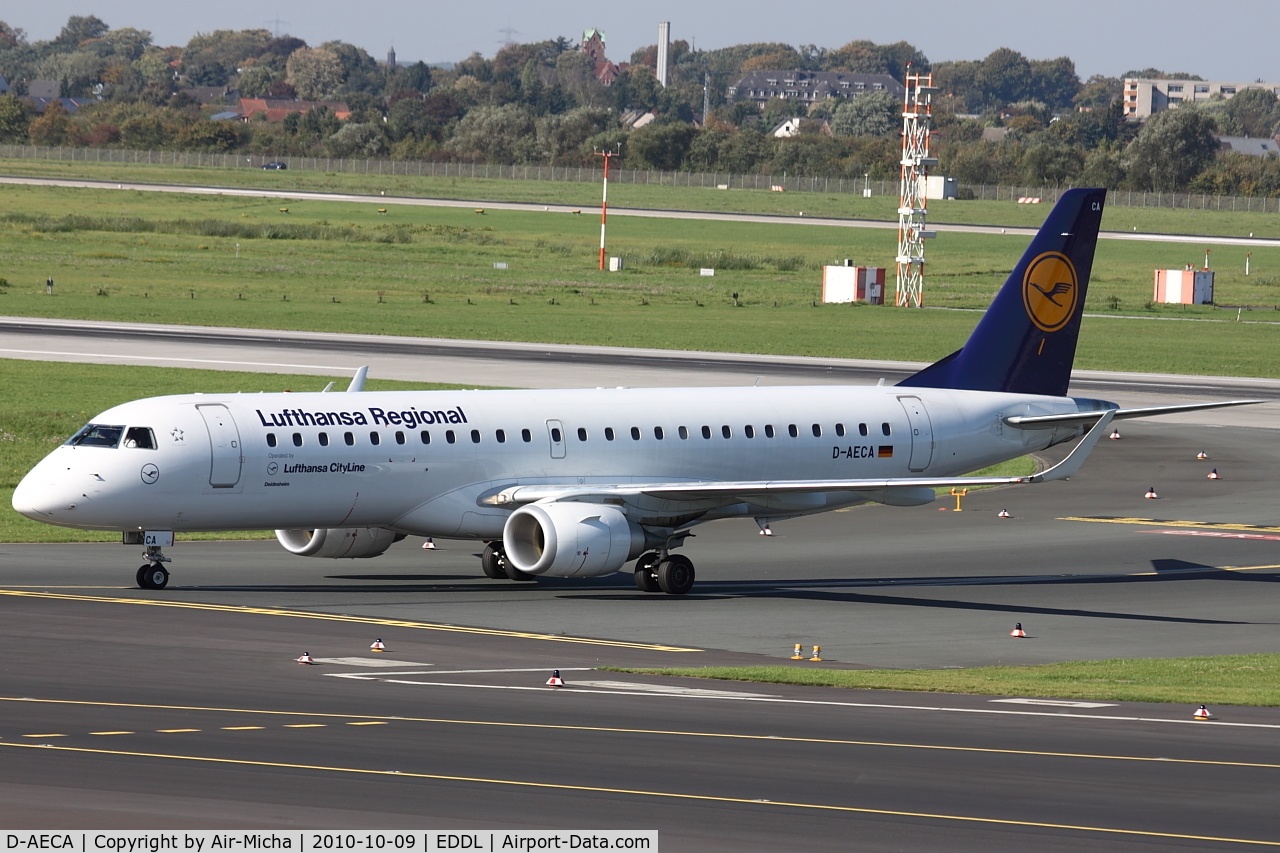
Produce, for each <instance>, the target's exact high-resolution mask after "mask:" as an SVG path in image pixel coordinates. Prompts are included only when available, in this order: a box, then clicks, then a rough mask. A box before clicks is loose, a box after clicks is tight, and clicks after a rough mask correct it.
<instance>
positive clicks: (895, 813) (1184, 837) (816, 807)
mask: <svg viewBox="0 0 1280 853" xmlns="http://www.w3.org/2000/svg"><path fill="white" fill-rule="evenodd" d="M0 747H8V748H11V749H38V750H45V751H48V752H65V753H80V754H87V755H118V756H123V757H128V758H159V759H168V760H171V761H192V762H199V763H207V764H221V765H230V766H238V767H272V768H281V769H285V770H309V771H320V772H325V773H343V774H351V775H357V776H365V777H370V776H384V777H391V778H397V779H430V780H432V781H439V782H455V783H456V782H469V783H475V784H482V785H502V786H507V787H512V788H529V789H535V790H542V791H574V792H581V793H591V794H621V795H624V796H632V797H653V798H661V799H667V800H686V801H694V802H704V803H734V804H742V805H748V806H763V807H768V808H790V809H806V810H812V811H823V812H836V813H843V814H863V815H879V816H883V817H903V818H917V819H926V820H937V821H955V822H961V823H970V824H987V825H992V826H1019V827H1028V828H1033V829H1057V830H1069V831H1074V832H1090V833H1104V834H1107V835H1123V836H1132V837H1139V838H1168V839H1177V840H1180V841H1211V842H1216V843H1226V844H1251V845H1258V846H1266V847H1280V841H1265V840H1262V839H1256V838H1228V837H1221V836H1213V835H1189V834H1186V833H1179V832H1157V831H1154V830H1143V829H1122V828H1119V827H1110V826H1089V825H1086V824H1070V823H1049V822H1047V821H1032V820H1011V819H1007V818H994V817H979V816H976V815H954V814H937V813H931V812H915V811H902V810H898V809H872V808H862V807H858V806H838V805H831V804H825V803H798V802H788V801H785V800H774V801H770V802H762V801H760V800H755V799H747V798H745V797H721V796H715V795H712V794H687V793H680V792H677V791H646V790H643V789H639V788H610V787H604V786H597V785H567V784H562V783H556V782H529V781H523V780H519V779H494V778H489V777H484V776H453V775H447V774H443V773H415V772H412V771H403V770H372V769H368V768H362V767H338V766H332V765H325V764H295V763H291V762H284V761H254V760H250V759H243V758H214V757H211V756H204V755H177V754H166V753H160V752H133V751H129V750H121V749H88V748H85V747H74V746H51V745H43V744H28V743H4V742H0Z"/></svg>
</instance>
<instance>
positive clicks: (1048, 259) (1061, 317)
mask: <svg viewBox="0 0 1280 853" xmlns="http://www.w3.org/2000/svg"><path fill="white" fill-rule="evenodd" d="M1079 293H1080V283H1079V281H1078V280H1077V279H1076V268H1075V267H1074V266H1072V264H1071V261H1070V259H1068V258H1067V256H1066V255H1064V254H1062V253H1061V252H1045V253H1044V254H1043V255H1040V256H1039V257H1037V258H1036V259H1035V260H1033V261H1032V262H1031V263H1030V264H1028V265H1027V272H1026V274H1025V275H1023V277H1022V304H1023V305H1024V306H1026V309H1027V316H1028V317H1030V318H1031V322H1032V323H1035V324H1036V328H1038V329H1040V330H1041V331H1045V332H1056V331H1058V330H1059V329H1061V328H1062V327H1063V326H1065V325H1067V321H1069V320H1070V319H1071V317H1072V315H1074V314H1075V311H1076V302H1077V301H1078V299H1079Z"/></svg>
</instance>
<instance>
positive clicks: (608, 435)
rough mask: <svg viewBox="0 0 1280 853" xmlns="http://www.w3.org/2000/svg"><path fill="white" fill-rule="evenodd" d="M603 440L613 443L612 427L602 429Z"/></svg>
mask: <svg viewBox="0 0 1280 853" xmlns="http://www.w3.org/2000/svg"><path fill="white" fill-rule="evenodd" d="M604 440H605V441H613V427H605V428H604Z"/></svg>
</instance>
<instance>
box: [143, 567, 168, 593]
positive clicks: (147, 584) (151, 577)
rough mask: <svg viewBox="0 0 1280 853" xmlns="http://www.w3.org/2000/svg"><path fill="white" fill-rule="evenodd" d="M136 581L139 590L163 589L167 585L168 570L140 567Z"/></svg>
mask: <svg viewBox="0 0 1280 853" xmlns="http://www.w3.org/2000/svg"><path fill="white" fill-rule="evenodd" d="M137 579H138V586H139V588H141V589H164V588H165V587H166V586H168V584H169V570H168V569H166V568H165V567H164V566H141V567H139V569H138V577H137Z"/></svg>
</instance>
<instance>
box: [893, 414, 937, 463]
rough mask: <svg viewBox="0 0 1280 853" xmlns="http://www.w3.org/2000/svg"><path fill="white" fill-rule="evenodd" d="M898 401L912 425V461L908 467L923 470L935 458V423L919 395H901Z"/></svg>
mask: <svg viewBox="0 0 1280 853" xmlns="http://www.w3.org/2000/svg"><path fill="white" fill-rule="evenodd" d="M898 402H899V403H901V404H902V408H903V409H904V410H905V411H906V413H907V421H908V423H910V425H911V462H910V463H909V464H908V465H907V467H908V468H910V469H911V470H912V471H923V470H924V469H925V468H928V467H929V462H930V460H932V459H933V424H932V423H930V421H929V413H928V412H927V411H926V410H925V407H924V402H923V401H922V400H921V399H920V398H919V397H899V398H898Z"/></svg>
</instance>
